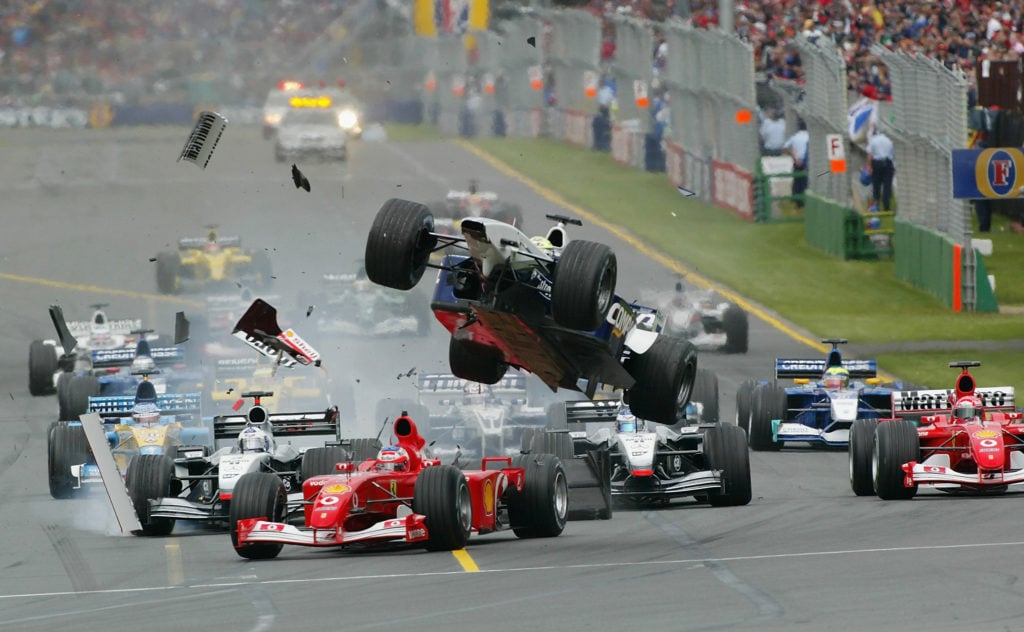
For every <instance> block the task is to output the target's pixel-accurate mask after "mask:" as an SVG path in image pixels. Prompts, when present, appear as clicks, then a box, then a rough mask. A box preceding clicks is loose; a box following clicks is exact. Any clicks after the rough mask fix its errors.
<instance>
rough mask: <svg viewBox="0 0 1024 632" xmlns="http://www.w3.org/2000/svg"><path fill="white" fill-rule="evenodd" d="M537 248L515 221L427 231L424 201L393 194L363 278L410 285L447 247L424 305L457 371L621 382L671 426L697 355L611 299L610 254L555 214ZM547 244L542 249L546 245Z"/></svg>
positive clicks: (638, 409)
mask: <svg viewBox="0 0 1024 632" xmlns="http://www.w3.org/2000/svg"><path fill="white" fill-rule="evenodd" d="M549 218H551V219H554V220H556V221H558V222H559V223H558V225H556V226H554V227H552V228H551V229H550V230H549V231H548V234H547V237H546V238H544V240H543V241H540V240H538V241H540V243H541V244H545V246H544V247H542V246H541V245H538V243H535V242H534V241H533V240H531V239H530V238H528V237H527V236H526V235H525V234H523V233H522V232H521V231H519V230H518V229H517V228H515V227H514V226H511V225H509V224H506V223H504V222H501V221H498V220H495V219H489V218H483V217H481V218H466V219H464V220H463V221H462V223H461V231H462V237H451V236H445V235H441V234H438V233H436V232H434V218H433V216H432V215H431V214H430V211H429V209H427V207H425V206H423V205H422V204H418V203H416V202H409V201H406V200H397V199H392V200H388V201H387V202H385V203H384V205H383V206H382V207H381V209H380V211H379V212H378V213H377V217H376V219H375V220H374V224H373V227H372V228H371V229H370V234H369V238H368V239H367V243H366V257H365V259H366V272H367V276H369V278H370V279H371V280H372V281H374V282H375V283H379V284H381V285H384V286H386V287H392V288H395V289H399V290H409V289H412V288H413V287H414V286H415V285H416V284H417V282H419V280H420V278H421V277H422V276H423V273H424V271H425V270H426V268H427V266H428V265H430V264H429V259H430V255H431V253H432V252H434V251H436V250H438V249H444V248H448V247H451V246H457V247H460V248H465V249H466V251H467V252H468V254H469V256H462V255H446V256H445V258H444V260H443V262H442V264H441V265H440V266H433V267H439V268H440V273H439V275H438V279H437V284H436V287H435V291H434V299H433V302H432V303H431V307H432V308H433V310H434V314H435V316H436V317H437V319H438V320H440V321H441V323H442V324H443V325H444V326H445V328H446V329H448V330H449V331H450V332H451V333H452V337H451V339H450V342H449V348H448V360H449V366H450V368H451V371H452V373H454V374H455V375H457V376H459V377H461V378H464V379H467V380H470V381H473V382H481V383H484V384H494V383H496V382H497V381H498V380H500V379H501V377H502V376H503V375H505V371H506V369H508V367H509V366H513V367H517V368H521V369H524V370H527V371H530V372H531V373H534V374H535V375H537V376H538V377H539V378H540V379H541V380H542V381H543V382H544V383H545V384H547V385H548V386H549V387H550V388H551V389H552V390H555V389H557V388H559V387H561V388H566V389H572V390H580V391H583V392H585V393H586V394H587V395H588V397H593V395H594V393H595V392H596V391H597V389H598V387H599V386H601V385H606V386H610V387H612V388H622V389H625V390H626V398H627V399H628V402H629V405H630V407H631V408H632V410H633V412H634V413H635V414H636V415H637V416H639V417H642V418H645V419H648V420H650V421H654V422H656V423H667V424H671V423H674V422H675V421H676V418H677V415H678V412H679V411H680V410H682V409H683V407H684V406H685V405H686V403H687V402H688V401H689V399H690V392H691V390H692V388H693V382H694V376H695V374H696V371H697V351H696V349H695V348H694V347H693V345H692V344H690V343H689V342H687V341H686V340H683V339H681V338H675V337H670V336H665V335H660V329H661V325H662V322H661V318H660V316H659V315H658V313H657V312H656V311H655V310H653V309H651V308H649V307H644V306H641V305H637V304H632V303H629V302H627V301H626V300H624V299H622V298H621V297H618V296H616V295H615V281H616V271H617V268H616V259H615V254H614V253H613V252H612V250H611V249H610V248H609V247H608V246H606V245H604V244H600V243H596V242H591V241H582V240H572V241H570V240H569V238H568V235H567V234H566V230H565V224H566V223H575V224H579V221H578V220H570V219H569V218H563V217H558V216H549ZM548 245H550V247H546V246H548Z"/></svg>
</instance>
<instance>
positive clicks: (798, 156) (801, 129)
mask: <svg viewBox="0 0 1024 632" xmlns="http://www.w3.org/2000/svg"><path fill="white" fill-rule="evenodd" d="M810 140H811V137H810V134H808V133H807V123H805V122H804V121H800V122H799V123H797V131H796V133H795V134H793V135H792V136H790V137H789V138H788V139H786V142H785V144H784V145H783V146H782V148H783V149H784V150H785V151H786V152H787V153H788V154H789V155H790V156H792V157H793V170H794V171H797V172H802V174H803V175H799V176H796V177H794V178H793V195H794V196H798V197H796V205H797V206H798V207H800V208H803V207H804V198H803V193H804V192H805V191H807V182H808V180H807V148H808V147H809V146H810V144H811V142H810Z"/></svg>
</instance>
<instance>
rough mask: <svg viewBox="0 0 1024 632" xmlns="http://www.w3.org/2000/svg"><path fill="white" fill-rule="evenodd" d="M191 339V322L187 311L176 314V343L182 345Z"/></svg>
mask: <svg viewBox="0 0 1024 632" xmlns="http://www.w3.org/2000/svg"><path fill="white" fill-rule="evenodd" d="M188 339H189V324H188V319H187V318H185V312H177V313H175V314H174V344H176V345H180V344H181V343H183V342H185V341H186V340H188Z"/></svg>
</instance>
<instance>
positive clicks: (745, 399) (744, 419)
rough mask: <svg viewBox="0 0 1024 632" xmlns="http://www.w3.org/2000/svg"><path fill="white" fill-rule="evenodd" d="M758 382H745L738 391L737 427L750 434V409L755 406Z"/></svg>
mask: <svg viewBox="0 0 1024 632" xmlns="http://www.w3.org/2000/svg"><path fill="white" fill-rule="evenodd" d="M756 387H757V382H755V381H754V380H744V381H743V382H741V383H740V385H739V387H738V388H737V389H736V425H737V426H739V427H740V428H743V431H744V432H746V433H747V434H748V435H749V434H750V409H751V405H752V404H753V401H752V400H753V397H754V389H755V388H756Z"/></svg>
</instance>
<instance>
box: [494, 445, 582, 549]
mask: <svg viewBox="0 0 1024 632" xmlns="http://www.w3.org/2000/svg"><path fill="white" fill-rule="evenodd" d="M512 467H521V468H523V470H524V471H525V479H526V480H525V481H524V484H523V491H521V492H516V491H515V490H509V493H510V494H511V496H510V497H509V500H508V512H509V520H510V521H511V523H512V532H513V533H515V534H516V536H517V537H520V538H552V537H555V536H557V535H560V534H561V533H562V530H564V529H565V522H566V520H568V516H569V481H568V478H567V477H566V475H565V467H564V466H563V465H562V462H561V461H560V460H559V458H558V457H557V456H555V455H553V454H521V455H519V456H517V457H514V458H513V461H512Z"/></svg>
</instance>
